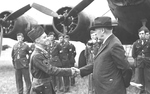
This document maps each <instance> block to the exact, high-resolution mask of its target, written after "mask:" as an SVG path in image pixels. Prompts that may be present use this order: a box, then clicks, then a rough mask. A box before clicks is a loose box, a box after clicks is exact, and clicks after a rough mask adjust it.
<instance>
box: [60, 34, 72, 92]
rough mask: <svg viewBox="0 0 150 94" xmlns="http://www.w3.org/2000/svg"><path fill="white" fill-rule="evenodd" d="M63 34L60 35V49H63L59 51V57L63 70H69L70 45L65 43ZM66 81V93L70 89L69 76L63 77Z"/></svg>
mask: <svg viewBox="0 0 150 94" xmlns="http://www.w3.org/2000/svg"><path fill="white" fill-rule="evenodd" d="M64 36H65V35H63V34H60V35H59V48H60V49H61V50H60V51H59V57H60V60H61V62H62V67H63V68H69V67H70V61H69V49H70V48H69V45H68V44H67V43H66V42H65V41H64ZM63 81H64V92H68V91H69V89H70V79H69V76H63Z"/></svg>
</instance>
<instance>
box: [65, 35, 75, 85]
mask: <svg viewBox="0 0 150 94" xmlns="http://www.w3.org/2000/svg"><path fill="white" fill-rule="evenodd" d="M64 41H65V43H66V44H68V46H69V55H68V58H69V61H70V67H74V64H75V62H76V61H75V56H76V48H75V46H74V45H73V44H72V43H70V36H69V35H65V36H64ZM70 83H71V86H74V85H75V77H70Z"/></svg>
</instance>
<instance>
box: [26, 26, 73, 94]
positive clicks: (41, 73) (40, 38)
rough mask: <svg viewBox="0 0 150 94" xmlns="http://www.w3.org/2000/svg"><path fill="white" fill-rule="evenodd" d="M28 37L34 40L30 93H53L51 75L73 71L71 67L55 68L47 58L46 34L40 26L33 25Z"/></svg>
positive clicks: (64, 74) (68, 74)
mask: <svg viewBox="0 0 150 94" xmlns="http://www.w3.org/2000/svg"><path fill="white" fill-rule="evenodd" d="M28 36H29V38H30V39H31V40H32V41H34V42H35V50H34V51H33V53H32V55H31V60H30V61H31V74H32V76H33V82H32V88H31V94H55V92H54V90H53V88H52V83H51V80H50V78H51V76H53V75H55V76H71V75H73V74H74V73H75V71H74V70H73V69H71V68H57V67H55V66H52V65H51V61H49V60H48V58H49V56H48V52H47V51H46V50H45V49H46V47H47V45H46V44H47V41H49V40H48V38H47V35H46V33H45V32H44V29H43V28H42V27H41V26H35V27H34V29H32V30H31V31H30V32H28Z"/></svg>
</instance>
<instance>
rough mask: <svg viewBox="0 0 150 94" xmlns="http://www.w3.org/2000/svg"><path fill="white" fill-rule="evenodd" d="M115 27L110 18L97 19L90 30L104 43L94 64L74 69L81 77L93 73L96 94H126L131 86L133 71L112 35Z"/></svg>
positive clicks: (121, 47) (119, 44) (122, 49)
mask: <svg viewBox="0 0 150 94" xmlns="http://www.w3.org/2000/svg"><path fill="white" fill-rule="evenodd" d="M114 26H115V25H114V24H113V23H112V21H111V18H110V17H104V16H103V17H97V18H96V19H95V21H94V26H92V27H91V28H90V30H94V31H95V33H96V34H97V37H98V39H100V40H103V43H102V45H101V47H100V48H99V50H98V52H97V54H96V55H95V57H94V61H93V63H91V64H89V65H86V66H84V67H82V68H80V69H76V68H74V69H75V70H76V71H77V72H78V73H80V75H81V77H83V76H86V75H88V74H90V73H92V72H93V84H94V87H95V94H126V87H128V86H129V85H130V80H131V76H132V70H131V68H130V66H129V62H128V61H127V59H126V56H125V51H124V48H123V46H122V44H121V42H120V40H119V39H118V38H117V37H116V36H115V35H114V34H113V33H112V30H113V27H114Z"/></svg>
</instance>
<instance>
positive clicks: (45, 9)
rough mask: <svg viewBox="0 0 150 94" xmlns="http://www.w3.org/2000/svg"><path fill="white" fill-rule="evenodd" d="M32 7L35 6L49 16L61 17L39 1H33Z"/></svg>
mask: <svg viewBox="0 0 150 94" xmlns="http://www.w3.org/2000/svg"><path fill="white" fill-rule="evenodd" d="M31 7H33V8H35V9H36V10H38V11H40V12H42V13H44V14H46V15H48V16H52V17H59V16H58V14H57V13H56V12H54V11H52V10H51V9H49V8H47V7H44V6H42V5H39V4H37V3H33V4H32V5H31Z"/></svg>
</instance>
